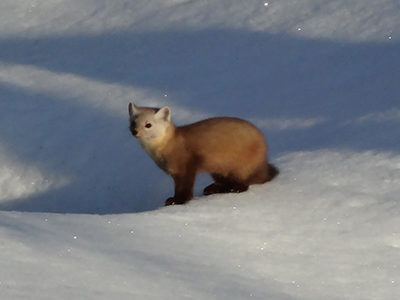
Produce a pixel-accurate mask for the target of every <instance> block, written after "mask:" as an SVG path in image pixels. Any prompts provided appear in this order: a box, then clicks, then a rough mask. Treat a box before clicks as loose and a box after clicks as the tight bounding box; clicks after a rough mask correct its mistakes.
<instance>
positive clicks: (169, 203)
mask: <svg viewBox="0 0 400 300" xmlns="http://www.w3.org/2000/svg"><path fill="white" fill-rule="evenodd" d="M175 204H176V203H175V198H174V197H169V198H168V199H167V200H165V203H164V205H165V206H169V205H175Z"/></svg>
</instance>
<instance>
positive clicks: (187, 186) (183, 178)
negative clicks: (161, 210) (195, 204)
mask: <svg viewBox="0 0 400 300" xmlns="http://www.w3.org/2000/svg"><path fill="white" fill-rule="evenodd" d="M172 178H173V179H174V183H175V195H174V197H170V198H168V199H167V200H166V201H165V206H167V205H173V204H184V203H186V202H188V201H189V200H191V199H192V198H193V186H194V181H195V179H196V172H195V170H190V171H189V172H186V173H185V174H178V175H172Z"/></svg>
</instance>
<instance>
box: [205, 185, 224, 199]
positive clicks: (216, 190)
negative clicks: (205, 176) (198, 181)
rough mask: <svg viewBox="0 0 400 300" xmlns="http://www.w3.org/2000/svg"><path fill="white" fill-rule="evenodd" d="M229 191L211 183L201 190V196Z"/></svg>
mask: <svg viewBox="0 0 400 300" xmlns="http://www.w3.org/2000/svg"><path fill="white" fill-rule="evenodd" d="M228 192H229V190H228V189H227V188H225V187H224V186H222V185H221V184H218V183H212V184H210V185H208V186H206V187H205V188H204V190H203V195H205V196H208V195H212V194H219V193H228Z"/></svg>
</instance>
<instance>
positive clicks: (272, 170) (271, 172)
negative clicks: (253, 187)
mask: <svg viewBox="0 0 400 300" xmlns="http://www.w3.org/2000/svg"><path fill="white" fill-rule="evenodd" d="M278 175H279V170H278V168H277V167H275V166H274V165H273V164H268V180H267V181H271V180H272V179H274V178H275V177H276V176H278Z"/></svg>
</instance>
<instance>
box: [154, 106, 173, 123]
mask: <svg viewBox="0 0 400 300" xmlns="http://www.w3.org/2000/svg"><path fill="white" fill-rule="evenodd" d="M155 116H156V117H157V118H160V119H163V120H165V121H168V122H169V121H171V111H170V109H169V107H168V106H164V107H163V108H160V109H159V110H158V111H157V112H156V115H155Z"/></svg>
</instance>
